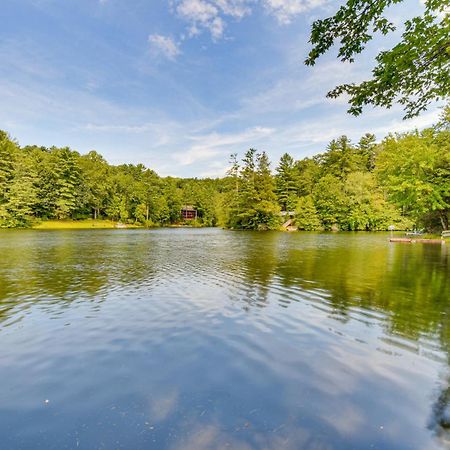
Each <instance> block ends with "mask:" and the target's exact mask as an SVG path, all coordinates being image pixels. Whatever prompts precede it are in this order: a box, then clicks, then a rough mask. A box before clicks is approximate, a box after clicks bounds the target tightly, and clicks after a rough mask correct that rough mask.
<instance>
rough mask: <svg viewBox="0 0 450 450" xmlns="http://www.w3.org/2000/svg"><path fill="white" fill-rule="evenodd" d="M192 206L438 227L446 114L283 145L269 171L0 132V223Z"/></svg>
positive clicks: (249, 156)
mask: <svg viewBox="0 0 450 450" xmlns="http://www.w3.org/2000/svg"><path fill="white" fill-rule="evenodd" d="M185 205H189V206H193V207H194V208H195V210H196V211H197V214H196V216H197V219H196V220H195V221H193V222H189V223H190V224H195V225H197V226H215V225H221V226H224V227H227V228H234V229H249V230H268V229H278V228H279V227H280V225H281V223H282V222H285V221H287V219H288V218H291V219H292V222H293V223H294V225H295V226H296V227H297V228H298V229H300V230H335V229H336V230H386V229H388V227H389V226H391V225H394V226H395V227H396V228H399V229H405V228H408V227H413V226H416V227H426V228H428V229H430V230H438V229H448V227H449V214H450V120H449V108H446V109H445V111H444V113H443V115H442V118H441V120H440V121H439V123H438V124H436V126H435V127H432V128H429V129H426V130H423V131H421V132H419V131H417V130H415V131H411V132H408V133H402V134H395V135H393V134H392V135H389V136H387V137H386V138H385V139H383V140H382V141H381V142H379V143H377V141H376V138H375V136H374V135H372V134H370V133H366V134H365V135H363V136H362V137H361V138H360V139H359V141H358V142H357V143H353V142H352V141H351V140H350V139H349V138H348V137H347V136H341V137H339V138H337V139H333V140H332V141H331V142H330V143H329V144H328V146H327V147H326V149H325V150H324V151H323V152H322V153H318V154H317V155H315V156H313V157H312V158H311V157H308V158H303V159H300V160H297V161H296V160H295V159H294V158H293V157H292V156H291V155H289V154H288V153H284V154H283V155H282V156H281V158H280V160H279V162H278V164H277V165H276V166H275V168H274V170H272V165H271V162H270V160H269V157H268V155H267V154H266V153H265V152H264V151H258V150H256V149H249V150H248V151H247V152H245V154H244V156H243V158H242V160H241V161H239V159H238V156H237V155H236V154H234V155H232V158H231V167H230V169H229V171H228V174H227V176H226V177H224V178H220V179H196V178H187V179H183V178H174V177H160V176H158V174H157V173H156V172H155V171H153V170H151V169H149V168H147V167H145V166H144V165H143V164H137V165H133V164H121V165H118V166H114V165H111V164H109V163H108V162H107V161H106V160H105V159H104V158H103V157H102V156H101V155H99V154H98V153H97V152H95V151H91V152H89V153H87V154H85V155H81V154H80V153H78V152H76V151H74V150H71V149H70V148H68V147H63V148H57V147H51V148H46V147H37V146H26V147H20V145H19V144H18V143H17V142H16V141H14V140H13V139H11V138H10V137H9V136H8V134H7V133H6V132H0V226H1V227H26V226H30V225H32V224H33V223H34V222H36V221H40V220H46V219H59V220H61V219H86V218H93V219H110V220H113V221H118V222H119V221H120V222H123V223H130V224H138V225H144V226H156V225H160V226H166V225H170V224H182V223H183V219H182V216H181V210H182V208H183V207H184V206H185Z"/></svg>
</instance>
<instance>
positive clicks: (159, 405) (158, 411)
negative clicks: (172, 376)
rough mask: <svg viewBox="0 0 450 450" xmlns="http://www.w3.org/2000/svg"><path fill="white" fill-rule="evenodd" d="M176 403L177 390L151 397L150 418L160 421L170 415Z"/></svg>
mask: <svg viewBox="0 0 450 450" xmlns="http://www.w3.org/2000/svg"><path fill="white" fill-rule="evenodd" d="M177 404H178V392H177V391H175V390H174V391H172V392H170V393H169V394H167V395H165V396H162V397H158V398H156V399H152V400H151V401H150V414H151V419H152V420H154V421H157V422H161V421H163V420H165V419H167V418H168V417H169V416H170V415H172V414H173V413H174V412H175V410H176V407H177Z"/></svg>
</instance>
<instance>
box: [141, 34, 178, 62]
mask: <svg viewBox="0 0 450 450" xmlns="http://www.w3.org/2000/svg"><path fill="white" fill-rule="evenodd" d="M148 42H150V45H151V47H152V50H153V51H154V53H155V54H157V55H162V56H165V57H166V58H167V59H170V60H172V61H173V60H175V58H176V57H177V56H178V55H179V54H180V53H181V52H180V48H179V46H178V44H177V43H176V42H175V41H174V40H173V39H172V38H171V37H169V36H163V35H161V34H151V35H150V36H149V37H148Z"/></svg>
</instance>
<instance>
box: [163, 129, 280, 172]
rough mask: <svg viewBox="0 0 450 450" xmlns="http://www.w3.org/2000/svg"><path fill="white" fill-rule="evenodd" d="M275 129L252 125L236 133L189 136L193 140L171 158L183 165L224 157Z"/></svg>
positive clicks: (258, 140) (257, 140)
mask: <svg viewBox="0 0 450 450" xmlns="http://www.w3.org/2000/svg"><path fill="white" fill-rule="evenodd" d="M274 131H275V130H274V129H273V128H266V127H260V126H256V127H252V128H248V129H246V130H244V131H242V132H238V133H218V132H213V133H209V134H203V135H196V136H189V138H188V139H189V141H191V142H194V144H191V145H190V146H189V149H188V150H187V151H184V152H177V153H174V154H173V155H172V158H173V159H174V160H175V161H176V162H177V163H178V164H181V165H183V166H186V165H190V164H194V163H196V162H198V161H204V160H210V159H213V158H215V157H216V156H218V155H219V154H220V155H222V157H225V156H226V155H227V154H230V153H233V152H234V151H240V150H242V147H243V145H244V144H246V145H251V144H254V143H256V142H260V140H261V139H262V138H265V137H267V136H269V135H270V134H272V133H273V132H274Z"/></svg>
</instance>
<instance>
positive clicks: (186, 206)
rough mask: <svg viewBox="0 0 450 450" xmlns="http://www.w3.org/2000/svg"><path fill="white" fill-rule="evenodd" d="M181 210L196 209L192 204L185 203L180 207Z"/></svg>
mask: <svg viewBox="0 0 450 450" xmlns="http://www.w3.org/2000/svg"><path fill="white" fill-rule="evenodd" d="M181 211H196V209H195V208H194V207H193V206H192V205H185V206H183V207H182V208H181Z"/></svg>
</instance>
